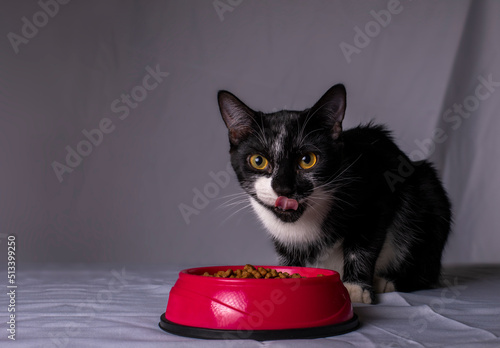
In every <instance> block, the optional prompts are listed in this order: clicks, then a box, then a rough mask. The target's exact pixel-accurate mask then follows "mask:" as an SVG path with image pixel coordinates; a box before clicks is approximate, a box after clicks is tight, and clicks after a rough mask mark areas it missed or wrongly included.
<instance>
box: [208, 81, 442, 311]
mask: <svg viewBox="0 0 500 348" xmlns="http://www.w3.org/2000/svg"><path fill="white" fill-rule="evenodd" d="M218 102H219V108H220V112H221V115H222V118H223V120H224V122H225V124H226V126H227V128H228V130H229V141H230V154H231V163H232V166H233V168H234V170H235V172H236V175H237V177H238V180H239V182H240V185H241V187H242V188H243V189H244V190H245V191H246V193H248V195H249V197H250V200H251V203H252V206H253V208H254V210H255V212H256V213H257V215H258V217H259V218H260V220H261V221H262V223H263V224H264V226H265V227H266V228H267V230H268V231H269V233H270V234H271V236H272V239H273V242H274V246H275V249H276V251H277V253H278V254H279V258H280V263H281V264H283V265H290V266H313V267H322V268H329V269H333V270H336V271H338V272H339V273H340V275H341V277H342V280H343V282H344V284H345V286H346V287H347V289H348V290H349V294H350V296H351V299H352V301H354V302H364V303H372V302H373V301H374V300H375V295H374V293H375V292H389V291H394V290H397V291H413V290H418V289H424V288H430V287H434V286H437V285H438V284H439V276H440V270H441V254H442V251H443V248H444V245H445V243H446V239H447V237H448V234H449V231H450V223H451V208H450V202H449V200H448V198H447V195H446V192H445V190H444V189H443V186H442V184H441V182H440V180H439V179H438V177H437V174H436V171H435V170H434V168H433V167H432V165H431V164H430V163H429V162H427V161H420V162H412V161H410V159H409V158H408V157H407V156H406V155H405V154H404V153H403V152H402V151H401V150H400V149H399V148H398V147H397V145H396V144H395V143H394V142H393V141H392V139H391V136H390V134H389V132H388V131H387V130H386V128H384V127H383V126H377V125H373V124H368V125H364V126H358V127H356V128H353V129H350V130H345V131H343V130H342V121H343V119H344V113H345V108H346V91H345V88H344V86H343V85H335V86H333V87H332V88H330V89H329V90H328V91H327V92H326V93H325V94H324V95H323V96H322V97H321V99H320V100H319V101H318V102H317V103H316V104H315V105H314V106H313V107H312V108H310V109H306V110H304V111H288V110H283V111H278V112H274V113H269V114H265V113H262V112H258V111H254V110H252V109H250V108H249V107H248V106H246V105H245V104H244V103H243V102H241V101H240V100H239V99H238V98H237V97H235V96H234V95H233V94H231V93H229V92H227V91H219V94H218Z"/></svg>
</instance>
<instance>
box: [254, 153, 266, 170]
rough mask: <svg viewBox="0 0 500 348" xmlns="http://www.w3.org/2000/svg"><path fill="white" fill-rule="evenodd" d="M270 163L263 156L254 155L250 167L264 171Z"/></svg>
mask: <svg viewBox="0 0 500 348" xmlns="http://www.w3.org/2000/svg"><path fill="white" fill-rule="evenodd" d="M268 164H269V162H268V161H267V159H266V158H265V157H264V156H261V155H252V156H251V157H250V165H251V166H252V167H254V168H255V169H258V170H264V169H266V168H267V165H268Z"/></svg>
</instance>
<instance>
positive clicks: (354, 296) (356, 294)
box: [344, 283, 372, 304]
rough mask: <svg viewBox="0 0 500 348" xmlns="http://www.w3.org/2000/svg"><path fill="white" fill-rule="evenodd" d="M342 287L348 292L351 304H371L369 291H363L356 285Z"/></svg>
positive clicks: (350, 284)
mask: <svg viewBox="0 0 500 348" xmlns="http://www.w3.org/2000/svg"><path fill="white" fill-rule="evenodd" d="M344 286H345V287H346V289H347V291H348V292H349V297H350V298H351V302H359V303H368V304H370V303H372V298H371V296H370V291H368V290H363V288H362V287H361V286H359V285H358V284H352V283H344Z"/></svg>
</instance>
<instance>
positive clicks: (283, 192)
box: [271, 180, 295, 197]
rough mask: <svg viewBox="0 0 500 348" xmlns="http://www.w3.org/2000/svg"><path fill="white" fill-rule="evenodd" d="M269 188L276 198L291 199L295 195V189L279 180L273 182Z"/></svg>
mask: <svg viewBox="0 0 500 348" xmlns="http://www.w3.org/2000/svg"><path fill="white" fill-rule="evenodd" d="M271 187H272V188H273V190H274V192H276V194H277V195H278V196H285V197H291V196H292V195H293V194H294V193H295V187H293V185H290V183H287V182H283V181H281V180H273V182H272V183H271Z"/></svg>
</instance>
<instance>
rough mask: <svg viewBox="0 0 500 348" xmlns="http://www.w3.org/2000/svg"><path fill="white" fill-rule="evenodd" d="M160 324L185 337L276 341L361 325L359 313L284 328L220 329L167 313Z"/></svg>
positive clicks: (325, 334) (324, 334)
mask: <svg viewBox="0 0 500 348" xmlns="http://www.w3.org/2000/svg"><path fill="white" fill-rule="evenodd" d="M158 325H159V326H160V328H161V329H162V330H164V331H166V332H169V333H172V334H174V335H178V336H184V337H193V338H204V339H212V340H245V339H247V340H257V341H274V340H288V339H306V338H321V337H329V336H336V335H341V334H344V333H347V332H350V331H353V330H355V329H356V328H357V327H358V326H359V321H358V317H357V315H356V314H354V316H353V317H352V318H351V319H350V320H348V321H345V322H342V323H338V324H334V325H328V326H319V327H308V328H300V329H284V330H218V329H206V328H201V327H193V326H186V325H180V324H176V323H173V322H171V321H170V320H167V319H166V318H165V313H163V314H162V315H161V318H160V323H159V324H158Z"/></svg>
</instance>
